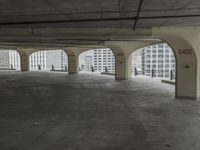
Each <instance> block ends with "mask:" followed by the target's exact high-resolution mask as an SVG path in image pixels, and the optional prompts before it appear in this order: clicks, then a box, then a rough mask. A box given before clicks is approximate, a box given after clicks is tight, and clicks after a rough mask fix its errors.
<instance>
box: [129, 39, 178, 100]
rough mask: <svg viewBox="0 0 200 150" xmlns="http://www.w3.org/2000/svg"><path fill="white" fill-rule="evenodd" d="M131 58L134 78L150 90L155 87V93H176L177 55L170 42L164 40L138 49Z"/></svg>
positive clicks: (172, 94)
mask: <svg viewBox="0 0 200 150" xmlns="http://www.w3.org/2000/svg"><path fill="white" fill-rule="evenodd" d="M131 58H132V59H131V60H132V61H131V65H130V67H131V73H132V76H131V78H132V80H135V81H136V82H138V84H139V83H141V84H140V86H144V88H147V87H148V88H149V90H151V89H155V90H152V91H154V92H155V94H159V93H160V95H162V93H165V94H163V96H169V95H170V96H174V95H176V56H175V54H174V51H173V49H172V48H171V46H170V45H169V44H167V43H164V42H163V43H158V44H153V45H149V46H146V47H143V48H140V49H137V50H136V51H134V52H133V53H132V55H131ZM156 89H159V90H156ZM167 93H168V94H167Z"/></svg>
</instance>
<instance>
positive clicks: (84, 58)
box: [79, 50, 94, 71]
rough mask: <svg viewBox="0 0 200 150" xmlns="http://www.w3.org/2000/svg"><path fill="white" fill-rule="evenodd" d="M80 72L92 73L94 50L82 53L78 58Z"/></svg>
mask: <svg viewBox="0 0 200 150" xmlns="http://www.w3.org/2000/svg"><path fill="white" fill-rule="evenodd" d="M79 67H80V71H92V67H94V50H90V51H86V52H83V53H82V54H81V55H80V57H79Z"/></svg>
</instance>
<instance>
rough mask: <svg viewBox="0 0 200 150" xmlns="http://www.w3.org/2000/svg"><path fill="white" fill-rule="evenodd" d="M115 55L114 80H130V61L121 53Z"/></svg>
mask: <svg viewBox="0 0 200 150" xmlns="http://www.w3.org/2000/svg"><path fill="white" fill-rule="evenodd" d="M114 53H115V79H116V80H128V79H130V78H131V74H130V68H131V67H130V65H131V64H129V63H130V61H129V60H128V58H127V57H126V56H125V54H124V53H123V52H114Z"/></svg>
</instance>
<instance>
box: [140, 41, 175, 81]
mask: <svg viewBox="0 0 200 150" xmlns="http://www.w3.org/2000/svg"><path fill="white" fill-rule="evenodd" d="M141 56H142V74H143V75H147V76H151V74H152V71H153V72H154V76H155V77H163V78H169V77H170V72H171V71H172V72H173V74H174V76H175V69H176V61H175V57H174V54H173V51H172V49H171V48H170V47H169V46H168V45H167V44H157V45H153V46H149V47H145V48H142V49H141Z"/></svg>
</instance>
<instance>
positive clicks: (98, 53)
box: [79, 48, 115, 75]
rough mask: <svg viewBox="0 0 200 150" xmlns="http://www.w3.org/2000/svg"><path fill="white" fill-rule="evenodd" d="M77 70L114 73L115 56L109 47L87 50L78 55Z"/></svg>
mask: <svg viewBox="0 0 200 150" xmlns="http://www.w3.org/2000/svg"><path fill="white" fill-rule="evenodd" d="M79 71H80V72H94V73H102V74H109V75H114V74H115V56H114V53H113V51H112V50H111V49H109V48H98V49H93V50H88V51H85V52H83V53H81V54H80V55H79Z"/></svg>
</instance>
